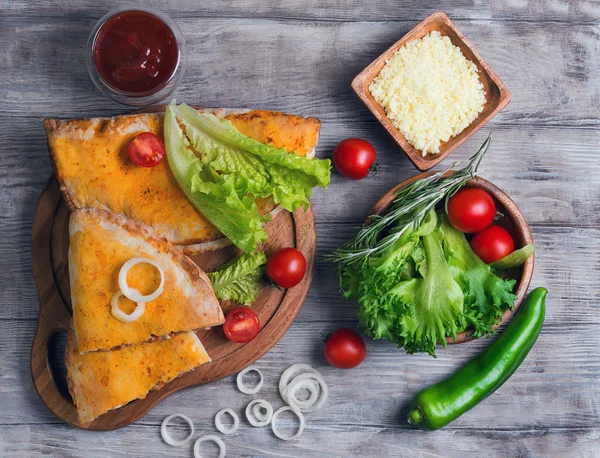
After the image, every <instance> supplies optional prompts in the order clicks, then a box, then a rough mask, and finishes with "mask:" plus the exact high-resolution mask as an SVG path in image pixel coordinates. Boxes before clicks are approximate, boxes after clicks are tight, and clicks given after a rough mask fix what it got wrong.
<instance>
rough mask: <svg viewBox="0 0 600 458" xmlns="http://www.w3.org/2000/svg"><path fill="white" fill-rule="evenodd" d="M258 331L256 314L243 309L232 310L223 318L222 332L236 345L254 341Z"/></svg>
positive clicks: (258, 322) (250, 310)
mask: <svg viewBox="0 0 600 458" xmlns="http://www.w3.org/2000/svg"><path fill="white" fill-rule="evenodd" d="M259 331H260V321H258V316H257V315H256V312H255V311H254V310H252V309H249V308H245V307H238V308H236V309H233V310H232V311H231V312H229V314H228V315H227V318H225V323H224V324H223V332H225V336H226V337H227V338H228V339H229V340H231V341H232V342H236V343H246V342H250V341H251V340H252V339H254V338H255V337H256V336H257V335H258V332H259Z"/></svg>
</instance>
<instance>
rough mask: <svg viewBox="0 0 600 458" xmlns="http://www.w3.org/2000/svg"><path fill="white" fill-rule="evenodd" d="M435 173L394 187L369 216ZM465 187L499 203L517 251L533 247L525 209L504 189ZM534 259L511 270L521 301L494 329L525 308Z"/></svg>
mask: <svg viewBox="0 0 600 458" xmlns="http://www.w3.org/2000/svg"><path fill="white" fill-rule="evenodd" d="M432 174H433V172H425V173H421V174H420V175H416V176H414V177H412V178H409V179H408V180H405V181H403V182H402V183H400V184H398V185H396V186H394V187H393V188H392V189H390V190H389V191H388V192H387V193H386V194H385V195H384V196H383V197H382V198H381V199H379V201H378V202H377V203H376V204H375V206H374V207H373V208H372V209H371V212H370V213H369V214H370V215H379V214H382V213H385V212H386V211H387V209H388V208H389V207H390V205H391V204H392V202H393V200H394V197H395V194H396V192H397V191H398V190H399V189H400V188H402V187H404V186H406V185H408V184H410V183H412V182H414V181H416V180H418V179H420V178H425V177H427V176H429V175H432ZM465 186H466V187H469V188H480V189H483V190H485V191H487V192H488V193H490V194H491V195H492V197H493V198H494V200H495V202H496V209H497V210H498V211H499V212H500V213H501V214H502V215H504V216H502V218H500V219H499V220H497V221H495V224H498V225H500V226H502V227H504V229H506V230H507V231H508V232H509V233H510V235H511V236H512V237H513V240H514V241H515V249H518V248H522V247H524V246H525V245H529V244H533V237H532V235H531V229H529V225H528V224H527V221H526V220H525V217H524V216H523V213H521V210H519V207H517V204H515V203H514V201H513V200H512V199H511V198H510V197H508V195H506V193H505V192H504V191H502V190H501V189H500V188H498V187H497V186H495V185H494V184H492V183H490V182H489V181H487V180H484V179H483V178H480V177H477V178H474V179H471V180H469V181H467V183H466V185H465ZM367 221H368V219H367ZM534 258H535V255H533V256H531V257H530V258H529V259H528V260H527V261H525V263H524V264H523V265H522V266H521V267H519V268H518V269H513V271H509V278H514V279H515V280H517V283H516V289H515V291H514V294H515V295H516V296H517V298H516V299H515V306H514V307H513V308H512V309H508V310H506V311H505V312H504V314H503V315H502V319H501V320H500V321H499V322H498V324H497V325H496V326H494V329H496V328H498V327H499V326H502V325H503V324H504V323H506V322H508V321H509V320H510V318H511V317H512V316H513V314H514V313H515V312H516V311H517V309H518V308H519V306H520V305H521V302H523V299H524V298H525V294H526V293H527V289H528V288H529V283H530V282H531V277H532V276H533V264H534V260H535V259H534ZM473 332H474V331H473V329H470V328H467V329H466V330H465V331H463V332H461V333H460V334H458V335H457V336H456V339H452V338H450V337H448V338H447V339H446V340H447V342H448V343H450V344H455V343H463V342H468V341H469V340H473V339H474V337H473Z"/></svg>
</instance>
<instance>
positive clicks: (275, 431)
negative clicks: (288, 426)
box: [271, 406, 304, 441]
mask: <svg viewBox="0 0 600 458" xmlns="http://www.w3.org/2000/svg"><path fill="white" fill-rule="evenodd" d="M288 410H290V411H292V412H293V413H294V415H296V416H297V417H298V420H299V421H300V424H299V425H298V431H296V433H295V434H293V435H291V436H286V435H285V434H281V432H280V431H279V430H278V429H277V426H275V419H276V418H277V416H278V415H279V414H281V413H283V412H287V411H288ZM271 429H272V430H273V434H275V435H276V436H277V437H278V438H279V439H282V440H284V441H289V440H292V439H297V438H298V437H300V435H301V434H302V432H303V431H304V415H302V412H300V411H299V410H296V409H294V408H292V407H290V406H283V407H282V408H281V409H279V410H277V412H275V413H274V414H273V418H271Z"/></svg>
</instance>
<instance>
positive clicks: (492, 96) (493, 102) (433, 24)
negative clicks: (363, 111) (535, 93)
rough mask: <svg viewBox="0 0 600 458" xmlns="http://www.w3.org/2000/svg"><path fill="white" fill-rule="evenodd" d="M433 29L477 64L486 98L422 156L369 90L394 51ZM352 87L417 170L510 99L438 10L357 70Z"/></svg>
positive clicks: (430, 163) (431, 162)
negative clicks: (468, 120)
mask: <svg viewBox="0 0 600 458" xmlns="http://www.w3.org/2000/svg"><path fill="white" fill-rule="evenodd" d="M432 31H438V32H440V34H442V35H444V36H447V37H449V38H450V40H451V41H452V44H454V45H455V46H458V47H459V48H460V50H461V51H462V53H463V54H464V56H465V57H466V58H467V59H469V60H470V61H471V62H473V63H474V64H475V65H476V66H477V69H478V70H479V80H480V81H481V83H482V84H483V87H484V90H485V94H486V95H485V97H486V101H485V105H484V108H483V111H482V112H481V113H480V114H479V116H478V117H477V118H476V119H475V120H474V121H473V122H472V123H471V124H469V126H468V127H467V128H466V129H465V130H463V131H462V132H461V133H460V134H458V135H457V136H455V137H452V138H450V140H449V141H447V142H444V143H442V144H441V146H440V152H439V153H438V154H427V155H426V156H425V157H423V156H422V154H421V151H419V150H417V149H415V148H413V147H412V146H411V145H410V143H408V141H407V140H406V138H404V135H402V133H401V132H400V131H399V130H398V129H397V128H396V127H395V126H394V125H393V124H392V121H391V120H390V119H389V118H388V117H387V115H386V113H385V110H384V109H383V107H382V106H381V105H379V103H377V102H376V101H375V99H374V98H373V96H372V95H371V93H370V92H369V85H370V84H371V82H372V81H373V79H374V78H375V77H376V76H377V75H378V74H379V72H380V71H381V69H382V68H383V66H384V65H385V64H386V62H387V61H388V60H389V59H390V58H391V57H392V56H393V55H394V53H395V52H396V51H398V50H399V49H400V48H401V47H402V46H404V45H405V44H406V43H408V42H409V41H412V40H417V39H420V38H423V37H424V36H425V35H427V34H428V33H429V32H432ZM352 89H353V90H354V92H356V94H357V95H358V96H359V97H360V99H361V100H362V101H363V102H364V104H365V105H366V106H367V107H368V108H369V110H371V112H372V113H373V114H374V115H375V117H376V118H377V119H378V120H379V122H380V123H381V124H383V127H385V129H386V130H387V131H388V132H389V133H390V135H391V136H392V137H394V140H396V143H398V144H399V145H400V147H401V148H402V149H403V150H404V151H405V152H406V154H407V155H408V157H409V158H410V160H411V161H412V162H413V164H415V166H416V167H417V168H418V169H419V170H429V169H430V168H431V167H433V166H434V165H436V164H437V163H439V162H440V161H442V160H444V159H445V158H446V156H448V155H449V154H450V153H451V152H452V151H454V150H455V149H456V148H457V147H458V146H459V145H460V144H461V143H462V142H464V141H465V140H466V139H467V138H469V137H470V136H471V135H473V134H474V133H475V132H477V130H478V129H480V128H481V127H482V126H483V125H484V124H485V123H486V122H488V121H489V120H490V119H492V118H493V117H494V116H495V115H496V113H498V112H499V111H500V110H502V109H503V108H504V107H505V106H506V105H508V103H509V102H510V94H509V93H508V90H507V89H506V86H505V85H504V84H503V83H502V81H500V79H499V78H498V77H497V76H496V74H495V73H494V72H493V71H492V70H491V69H490V67H489V66H488V65H487V64H486V63H485V62H484V61H483V59H482V58H481V56H480V55H479V54H477V51H475V50H474V49H473V47H472V46H471V44H470V43H469V42H468V41H467V40H466V38H465V37H464V35H463V34H462V33H460V31H459V30H458V28H457V27H456V26H455V25H454V24H453V23H452V21H451V20H450V18H448V16H446V15H445V14H444V13H442V12H439V11H438V12H437V13H433V14H432V15H431V16H428V17H427V18H426V19H425V20H424V21H423V22H421V23H420V24H418V25H417V26H416V27H415V28H414V29H412V30H411V31H410V32H408V33H407V34H406V35H404V37H402V38H401V39H400V40H398V41H397V42H396V43H394V44H393V45H392V46H391V47H390V48H388V49H387V50H386V51H385V52H384V53H383V54H382V55H380V56H379V57H378V58H377V59H375V60H374V61H373V62H372V63H371V64H370V65H369V66H368V67H367V68H365V69H364V70H363V71H362V72H360V74H359V75H358V76H357V77H356V78H354V80H353V81H352Z"/></svg>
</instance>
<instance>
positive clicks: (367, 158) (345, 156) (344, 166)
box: [333, 138, 376, 180]
mask: <svg viewBox="0 0 600 458" xmlns="http://www.w3.org/2000/svg"><path fill="white" fill-rule="evenodd" d="M375 157H376V154H375V148H373V146H372V145H371V144H370V143H369V142H366V141H364V140H361V139H360V138H347V139H346V140H342V141H341V142H340V143H339V144H338V146H336V147H335V149H334V150H333V164H334V165H335V168H336V169H338V172H340V173H341V174H342V175H344V176H345V177H347V178H352V179H353V180H362V179H363V178H364V177H366V176H367V175H368V174H369V168H370V167H371V165H373V162H375Z"/></svg>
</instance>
